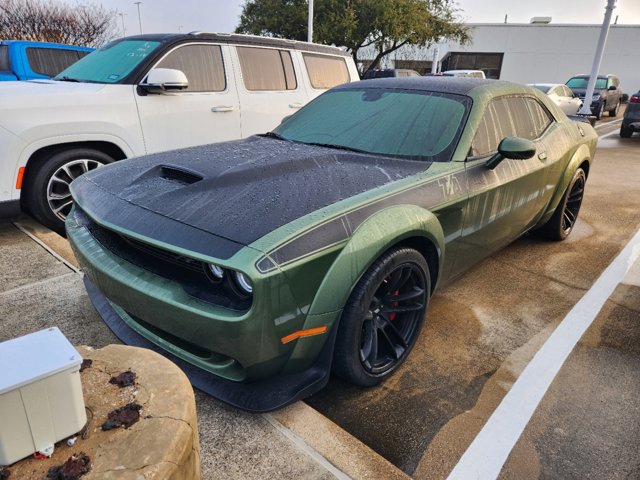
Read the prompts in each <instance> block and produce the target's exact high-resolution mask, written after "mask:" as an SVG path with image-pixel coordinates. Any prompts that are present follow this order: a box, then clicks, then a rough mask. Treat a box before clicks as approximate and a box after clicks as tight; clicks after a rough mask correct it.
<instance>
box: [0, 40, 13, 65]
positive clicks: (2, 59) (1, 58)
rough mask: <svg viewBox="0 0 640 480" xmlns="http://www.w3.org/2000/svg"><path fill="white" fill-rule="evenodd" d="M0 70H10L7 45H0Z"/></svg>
mask: <svg viewBox="0 0 640 480" xmlns="http://www.w3.org/2000/svg"><path fill="white" fill-rule="evenodd" d="M0 70H11V64H10V63H9V47H7V46H6V45H0Z"/></svg>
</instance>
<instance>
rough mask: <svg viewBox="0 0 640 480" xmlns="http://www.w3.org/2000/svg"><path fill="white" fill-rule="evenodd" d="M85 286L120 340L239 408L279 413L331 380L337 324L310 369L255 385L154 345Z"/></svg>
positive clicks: (274, 377)
mask: <svg viewBox="0 0 640 480" xmlns="http://www.w3.org/2000/svg"><path fill="white" fill-rule="evenodd" d="M84 283H85V287H86V289H87V293H88V294H89V298H90V299H91V302H92V303H93V305H94V307H95V308H96V310H97V312H98V313H99V314H100V316H101V317H102V319H103V320H104V322H105V323H106V324H107V326H108V327H109V328H110V329H111V330H112V331H113V333H115V335H116V336H117V337H118V338H119V339H120V340H122V341H123V342H124V343H126V344H127V345H135V346H138V347H143V348H148V349H150V350H154V351H155V352H157V353H160V354H161V355H163V356H165V357H167V358H168V359H169V360H171V361H173V362H174V363H175V364H176V365H178V366H179V367H180V368H181V369H182V371H183V372H184V373H185V374H186V375H187V377H188V378H189V381H190V382H191V384H192V385H193V386H194V387H196V388H197V389H199V390H202V391H204V392H206V393H208V394H209V395H212V396H213V397H215V398H217V399H219V400H222V401H223V402H226V403H228V404H230V405H233V406H234V407H236V408H240V409H242V410H246V411H248V412H254V413H258V412H269V411H272V410H276V409H278V408H282V407H284V406H286V405H288V404H290V403H293V402H295V401H298V400H300V399H302V398H305V397H308V396H309V395H312V394H313V393H315V392H317V391H319V390H321V389H323V388H324V387H325V386H326V384H327V382H328V381H329V373H330V371H331V356H332V352H333V345H334V343H335V335H336V331H337V328H336V325H334V327H333V328H332V329H331V332H330V333H329V338H328V339H327V341H326V342H325V346H324V348H323V349H322V351H321V353H320V355H319V356H318V358H317V359H316V361H315V363H314V364H313V365H312V366H311V367H310V368H308V369H307V370H305V371H302V372H299V373H295V374H281V375H275V376H273V377H271V378H268V379H266V380H261V381H257V382H252V383H239V382H232V381H230V380H226V379H224V378H221V377H218V376H215V375H211V373H210V372H207V371H205V370H203V369H201V368H198V367H196V366H195V365H193V364H191V363H188V362H186V361H184V360H183V359H182V358H179V357H176V356H175V355H172V354H171V353H169V352H167V351H166V350H164V349H162V348H160V347H158V346H157V345H156V344H154V343H151V342H150V341H149V340H148V339H146V338H145V337H143V336H142V335H140V334H139V333H138V332H136V331H135V330H133V329H132V328H131V327H130V326H129V325H127V323H125V322H124V320H123V319H122V317H121V316H120V315H118V313H117V312H116V310H115V309H114V308H113V305H112V304H111V303H110V302H109V300H107V298H106V297H105V296H104V295H102V293H100V291H99V290H98V289H97V288H96V287H95V286H94V285H93V283H91V280H90V279H89V278H88V277H87V276H85V277H84Z"/></svg>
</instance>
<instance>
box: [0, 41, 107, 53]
mask: <svg viewBox="0 0 640 480" xmlns="http://www.w3.org/2000/svg"><path fill="white" fill-rule="evenodd" d="M15 43H19V44H21V45H26V46H37V47H61V48H66V49H72V50H88V51H90V50H95V49H94V48H93V47H85V46H83V45H70V44H68V43H55V42H37V41H35V40H0V45H13V44H15Z"/></svg>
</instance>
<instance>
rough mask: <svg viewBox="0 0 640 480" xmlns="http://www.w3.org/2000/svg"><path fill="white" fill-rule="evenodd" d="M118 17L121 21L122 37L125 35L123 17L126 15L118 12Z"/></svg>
mask: <svg viewBox="0 0 640 480" xmlns="http://www.w3.org/2000/svg"><path fill="white" fill-rule="evenodd" d="M118 15H120V18H121V19H122V36H123V37H124V36H126V35H127V29H126V28H125V26H124V16H125V15H126V13H124V12H118Z"/></svg>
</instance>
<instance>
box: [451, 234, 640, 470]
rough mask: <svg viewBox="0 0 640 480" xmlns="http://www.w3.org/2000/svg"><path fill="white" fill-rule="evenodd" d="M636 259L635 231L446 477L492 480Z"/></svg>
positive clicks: (639, 253)
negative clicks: (582, 338) (565, 363)
mask: <svg viewBox="0 0 640 480" xmlns="http://www.w3.org/2000/svg"><path fill="white" fill-rule="evenodd" d="M638 258H640V230H638V231H637V232H636V234H635V235H634V236H633V238H632V239H631V241H630V242H629V243H627V245H626V246H625V247H624V249H623V250H622V251H621V252H620V254H619V255H618V256H617V257H616V259H615V260H614V261H613V262H612V263H611V264H610V265H609V266H608V267H607V269H606V270H605V271H604V272H602V274H601V275H600V277H599V278H598V280H596V282H595V283H594V284H593V286H592V287H591V289H589V291H588V292H587V293H586V294H585V295H584V296H583V297H582V298H581V299H580V301H579V302H578V303H576V305H575V306H574V307H573V308H572V309H571V311H570V312H569V313H568V314H567V316H566V317H565V318H564V320H562V322H560V325H558V327H557V328H556V329H555V330H554V332H553V333H552V334H551V336H550V337H549V338H548V339H547V341H546V342H545V344H544V345H543V346H542V347H541V348H540V350H538V352H537V353H536V355H535V356H534V357H533V359H532V360H531V362H530V363H529V364H528V365H527V366H526V367H525V369H524V371H523V372H522V373H521V374H520V376H519V377H518V380H517V381H516V382H515V383H514V384H513V386H512V387H511V389H510V390H509V392H508V393H507V394H506V395H505V397H504V398H503V399H502V402H500V405H498V408H496V410H495V411H494V412H493V414H492V415H491V417H489V420H488V421H487V423H486V424H485V425H484V427H483V428H482V430H481V431H480V433H478V435H477V436H476V438H475V439H474V440H473V442H472V443H471V445H469V448H467V451H466V452H465V453H464V455H462V457H461V458H460V461H459V462H458V464H457V465H456V466H455V467H454V469H453V470H452V471H451V474H450V475H449V477H448V480H470V479H481V480H494V479H496V478H497V477H498V475H499V474H500V471H501V470H502V466H503V465H504V463H505V462H506V460H507V457H508V456H509V453H511V450H512V449H513V447H514V445H515V444H516V442H517V441H518V439H519V438H520V435H522V432H523V431H524V429H525V427H526V426H527V423H529V420H530V419H531V416H532V415H533V413H534V412H535V410H536V408H537V407H538V404H539V403H540V401H541V400H542V398H543V397H544V394H545V393H546V392H547V390H548V389H549V386H550V385H551V382H552V381H553V379H554V378H555V376H556V374H557V373H558V372H559V371H560V368H561V367H562V365H563V364H564V362H565V360H566V359H567V357H568V356H569V354H570V353H571V352H572V351H573V349H574V347H575V345H576V344H577V343H578V341H579V340H580V338H581V337H582V335H583V334H584V332H585V331H586V330H587V328H589V326H590V325H591V324H592V323H593V321H594V320H595V318H596V317H597V315H598V313H599V312H600V309H601V308H602V306H603V305H604V303H605V302H606V301H607V299H608V298H609V296H610V295H611V294H612V293H613V291H614V290H615V288H616V286H617V285H618V284H619V283H620V281H622V279H623V278H624V277H625V275H626V274H627V272H628V271H629V270H630V269H631V266H632V265H633V264H634V263H635V261H636V260H638Z"/></svg>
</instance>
